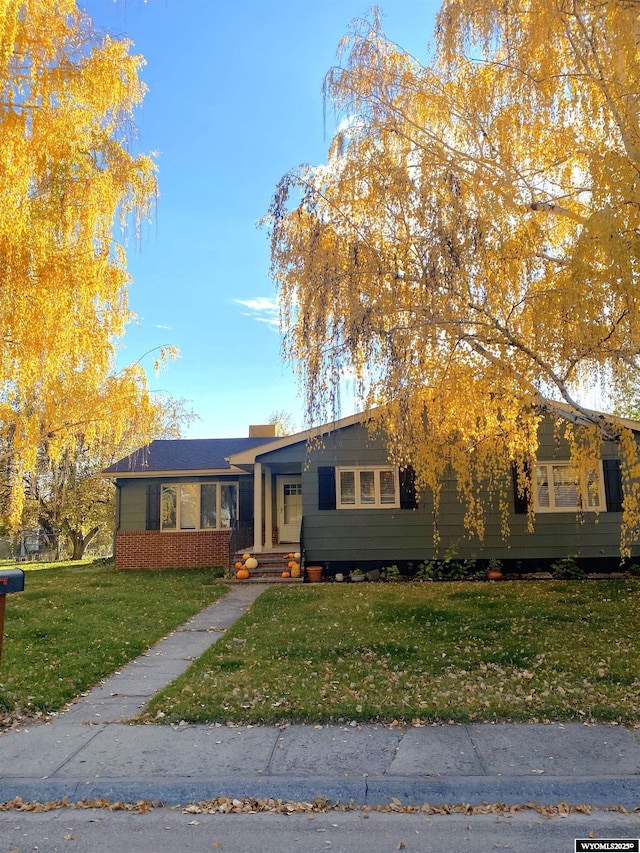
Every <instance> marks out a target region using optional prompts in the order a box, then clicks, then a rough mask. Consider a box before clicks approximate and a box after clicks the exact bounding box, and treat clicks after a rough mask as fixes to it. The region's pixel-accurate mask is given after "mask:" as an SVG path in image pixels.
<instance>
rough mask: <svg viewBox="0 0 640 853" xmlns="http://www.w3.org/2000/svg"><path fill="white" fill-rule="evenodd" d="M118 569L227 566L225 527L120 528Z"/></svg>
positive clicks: (117, 555)
mask: <svg viewBox="0 0 640 853" xmlns="http://www.w3.org/2000/svg"><path fill="white" fill-rule="evenodd" d="M115 552H116V568H118V569H172V568H188V569H196V568H202V567H206V566H225V567H226V566H227V565H228V563H229V531H228V530H180V531H177V532H172V533H162V532H160V531H159V530H140V531H131V530H119V531H118V532H117V534H116V547H115Z"/></svg>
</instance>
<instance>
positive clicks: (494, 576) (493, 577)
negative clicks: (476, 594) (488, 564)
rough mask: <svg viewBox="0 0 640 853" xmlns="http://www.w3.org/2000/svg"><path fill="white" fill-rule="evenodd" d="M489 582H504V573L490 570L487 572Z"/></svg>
mask: <svg viewBox="0 0 640 853" xmlns="http://www.w3.org/2000/svg"><path fill="white" fill-rule="evenodd" d="M487 580H489V581H499V580H502V572H500V571H498V570H497V569H489V571H488V572H487Z"/></svg>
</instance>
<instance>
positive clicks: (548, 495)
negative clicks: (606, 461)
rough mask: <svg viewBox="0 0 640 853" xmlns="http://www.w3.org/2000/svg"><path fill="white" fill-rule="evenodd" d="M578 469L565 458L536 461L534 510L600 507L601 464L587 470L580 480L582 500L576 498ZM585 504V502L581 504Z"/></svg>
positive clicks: (601, 503)
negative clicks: (562, 460)
mask: <svg viewBox="0 0 640 853" xmlns="http://www.w3.org/2000/svg"><path fill="white" fill-rule="evenodd" d="M579 476H580V475H579V473H578V472H577V471H576V469H575V468H574V467H573V466H572V465H571V464H570V463H569V462H538V463H537V464H536V483H535V486H536V507H535V508H536V512H576V511H579V510H580V509H583V510H587V511H592V512H597V511H598V510H601V509H604V508H605V507H604V506H603V501H602V495H604V488H603V484H602V468H601V466H598V469H597V470H595V471H590V472H589V474H588V475H587V479H586V482H585V483H584V491H583V494H585V495H586V501H585V503H584V504H581V502H580V494H579V488H578V485H579ZM585 504H586V505H585Z"/></svg>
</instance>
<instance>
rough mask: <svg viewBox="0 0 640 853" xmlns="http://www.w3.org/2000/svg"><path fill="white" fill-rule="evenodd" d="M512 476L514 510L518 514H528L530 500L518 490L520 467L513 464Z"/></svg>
mask: <svg viewBox="0 0 640 853" xmlns="http://www.w3.org/2000/svg"><path fill="white" fill-rule="evenodd" d="M511 478H512V480H513V510H514V512H515V513H516V515H526V514H527V513H528V512H529V500H528V498H527V496H526V494H525V495H521V494H520V492H519V491H518V469H517V468H516V466H515V465H512V466H511Z"/></svg>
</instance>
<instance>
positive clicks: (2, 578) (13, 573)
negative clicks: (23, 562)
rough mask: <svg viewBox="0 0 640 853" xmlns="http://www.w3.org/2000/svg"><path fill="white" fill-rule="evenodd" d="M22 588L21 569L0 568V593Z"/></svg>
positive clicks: (22, 574) (22, 576)
mask: <svg viewBox="0 0 640 853" xmlns="http://www.w3.org/2000/svg"><path fill="white" fill-rule="evenodd" d="M23 590H24V572H23V571H22V569H0V595H6V594H7V593H8V592H22V591H23Z"/></svg>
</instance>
